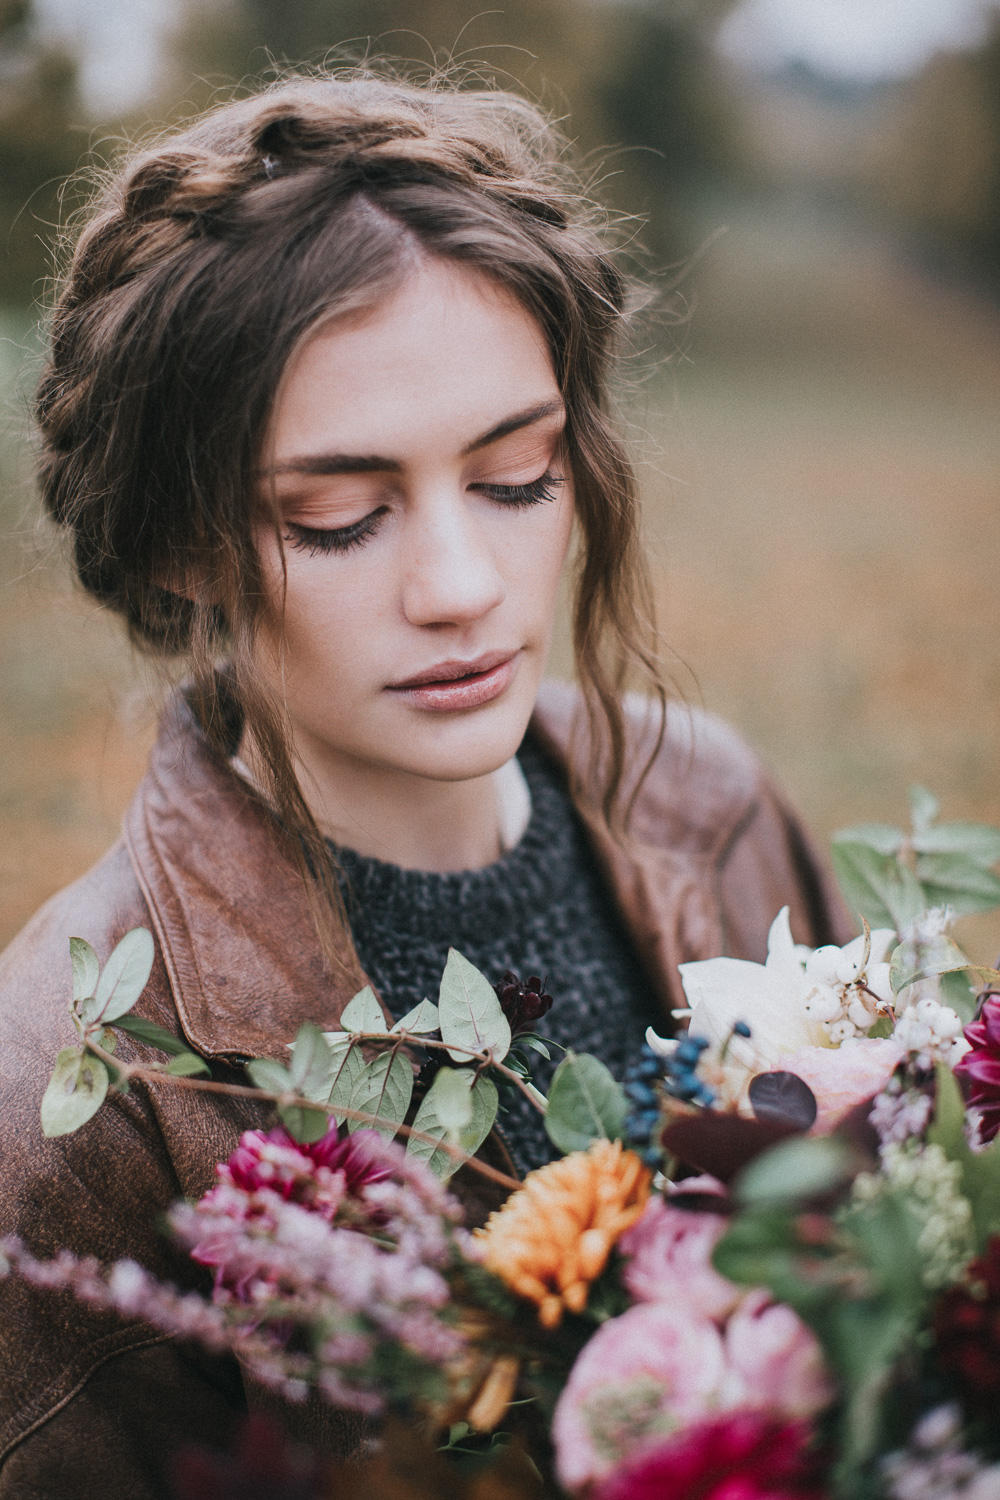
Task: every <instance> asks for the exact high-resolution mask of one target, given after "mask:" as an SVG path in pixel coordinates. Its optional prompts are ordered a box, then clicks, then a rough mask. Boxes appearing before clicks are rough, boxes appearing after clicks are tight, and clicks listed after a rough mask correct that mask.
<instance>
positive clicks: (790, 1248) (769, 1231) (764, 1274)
mask: <svg viewBox="0 0 1000 1500" xmlns="http://www.w3.org/2000/svg"><path fill="white" fill-rule="evenodd" d="M712 1264H713V1266H714V1267H715V1269H716V1270H717V1271H719V1272H721V1274H722V1275H723V1276H726V1277H728V1278H729V1280H730V1281H735V1282H736V1283H737V1285H738V1286H766V1287H768V1288H770V1290H771V1292H772V1293H773V1295H774V1296H775V1298H776V1299H777V1300H778V1301H779V1302H787V1303H788V1304H789V1306H790V1307H794V1308H795V1309H796V1311H797V1312H799V1313H802V1315H803V1316H806V1315H807V1314H811V1315H812V1316H811V1317H810V1321H811V1322H814V1319H815V1314H816V1309H817V1308H819V1307H823V1306H824V1305H826V1304H827V1303H828V1302H829V1301H830V1300H831V1299H832V1297H833V1296H834V1295H835V1293H836V1275H837V1273H836V1272H835V1271H834V1270H833V1269H832V1268H831V1269H830V1270H828V1271H827V1269H826V1266H825V1264H824V1262H823V1260H822V1259H820V1258H819V1257H818V1256H816V1257H810V1259H809V1260H808V1263H807V1262H806V1260H805V1258H804V1257H803V1254H802V1252H801V1250H800V1249H799V1247H798V1246H797V1245H796V1243H795V1231H794V1225H793V1221H792V1216H791V1215H789V1214H788V1213H787V1212H785V1210H784V1209H782V1208H774V1207H771V1208H768V1207H755V1208H752V1209H750V1210H748V1211H744V1212H741V1213H739V1214H737V1215H735V1217H733V1218H732V1219H730V1221H729V1224H728V1227H727V1228H726V1232H725V1233H724V1234H723V1236H722V1238H721V1239H720V1240H719V1242H718V1243H717V1245H716V1247H715V1249H714V1251H713V1252H712ZM824 1273H825V1274H824Z"/></svg>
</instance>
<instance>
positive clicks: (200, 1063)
mask: <svg viewBox="0 0 1000 1500" xmlns="http://www.w3.org/2000/svg"><path fill="white" fill-rule="evenodd" d="M166 1070H167V1072H168V1073H170V1074H171V1075H172V1076H173V1077H174V1078H193V1077H195V1075H196V1074H201V1076H202V1077H205V1078H210V1077H211V1069H210V1068H209V1066H208V1063H207V1062H206V1061H205V1059H204V1058H203V1057H199V1056H198V1054H197V1052H179V1053H178V1054H177V1056H176V1057H173V1058H171V1060H170V1061H169V1062H168V1063H167V1069H166Z"/></svg>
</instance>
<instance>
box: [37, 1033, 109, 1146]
mask: <svg viewBox="0 0 1000 1500" xmlns="http://www.w3.org/2000/svg"><path fill="white" fill-rule="evenodd" d="M108 1083H109V1078H108V1070H107V1068H105V1066H104V1064H103V1063H102V1062H101V1060H100V1058H98V1057H94V1056H92V1055H91V1054H89V1053H86V1052H84V1051H82V1050H81V1049H80V1048H79V1047H64V1048H63V1050H62V1051H61V1052H60V1053H59V1055H58V1057H57V1058H56V1065H55V1068H54V1069H53V1071H52V1077H51V1078H50V1079H49V1083H48V1087H47V1088H46V1090H45V1093H44V1095H43V1096H42V1134H43V1135H45V1136H48V1137H49V1138H51V1137H53V1136H57V1135H71V1134H72V1132H73V1131H74V1130H79V1128H80V1126H81V1125H85V1124H86V1123H87V1121H88V1120H89V1119H90V1118H91V1116H92V1115H95V1114H96V1113H97V1111H98V1110H99V1109H100V1107H101V1105H102V1103H103V1102H104V1098H105V1095H106V1094H107V1092H108Z"/></svg>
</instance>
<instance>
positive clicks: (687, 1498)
mask: <svg viewBox="0 0 1000 1500" xmlns="http://www.w3.org/2000/svg"><path fill="white" fill-rule="evenodd" d="M809 1439H810V1433H809V1429H808V1428H807V1427H805V1426H804V1425H803V1424H801V1423H799V1422H776V1421H774V1420H773V1419H772V1418H769V1417H767V1416H766V1415H764V1414H763V1413H760V1412H745V1411H744V1412H733V1413H731V1414H730V1415H728V1416H724V1417H717V1418H714V1419H712V1420H710V1421H707V1422H699V1423H698V1424H697V1426H694V1427H688V1428H686V1429H685V1431H684V1432H680V1433H678V1434H677V1435H676V1436H675V1437H671V1438H668V1439H667V1441H666V1442H664V1443H660V1444H658V1445H657V1446H656V1447H654V1448H649V1449H647V1450H646V1451H645V1452H644V1453H641V1454H639V1455H637V1456H636V1457H635V1458H634V1459H632V1460H630V1461H629V1462H628V1463H627V1464H626V1465H625V1466H624V1467H623V1468H620V1469H618V1470H617V1471H616V1472H615V1473H614V1474H612V1475H611V1476H610V1477H609V1478H608V1479H606V1480H605V1481H604V1483H603V1484H601V1485H600V1486H599V1487H598V1489H597V1490H596V1491H595V1493H594V1500H668V1497H673V1500H823V1494H822V1492H821V1491H820V1489H819V1488H818V1484H817V1472H816V1470H817V1466H816V1463H815V1460H814V1459H813V1457H812V1456H811V1455H810V1454H809V1453H808V1451H807V1449H808V1444H809Z"/></svg>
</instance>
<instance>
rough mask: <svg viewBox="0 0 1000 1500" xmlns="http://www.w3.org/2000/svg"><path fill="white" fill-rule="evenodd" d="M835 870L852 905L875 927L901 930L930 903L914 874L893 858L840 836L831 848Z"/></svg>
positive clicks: (841, 886)
mask: <svg viewBox="0 0 1000 1500" xmlns="http://www.w3.org/2000/svg"><path fill="white" fill-rule="evenodd" d="M831 853H832V856H833V868H834V871H835V873H836V876H837V880H838V881H839V883H840V888H841V890H842V891H843V893H844V897H845V899H846V901H847V904H848V906H850V907H852V908H853V910H854V911H856V912H858V913H859V914H860V915H861V916H863V917H865V918H866V919H867V921H868V922H869V923H870V924H871V926H872V927H894V928H895V929H896V930H897V931H899V930H900V929H901V928H903V927H905V926H906V924H907V923H908V922H911V921H912V920H913V918H914V917H917V916H919V915H920V913H921V912H922V911H923V910H924V909H925V907H926V905H927V902H926V900H925V898H924V893H923V891H922V890H921V888H920V884H919V882H918V881H917V879H916V876H915V875H914V874H913V871H912V870H910V869H908V868H907V867H906V866H905V865H901V864H900V863H899V861H898V860H896V859H895V858H893V857H892V856H891V855H885V854H879V853H878V852H877V851H876V850H875V849H873V848H871V847H870V846H869V845H867V844H862V843H855V842H852V841H851V840H850V839H848V838H846V837H844V836H842V835H841V834H837V835H835V837H834V840H833V844H832V846H831Z"/></svg>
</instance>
